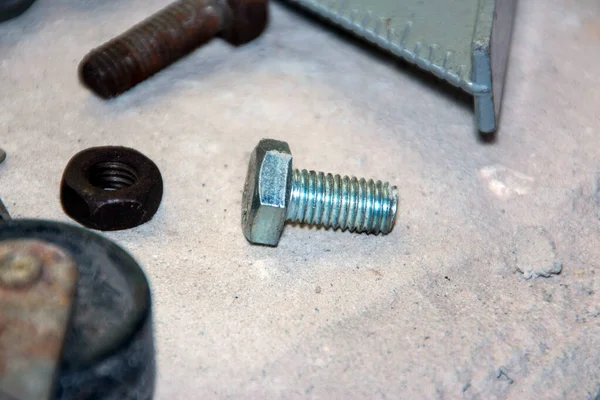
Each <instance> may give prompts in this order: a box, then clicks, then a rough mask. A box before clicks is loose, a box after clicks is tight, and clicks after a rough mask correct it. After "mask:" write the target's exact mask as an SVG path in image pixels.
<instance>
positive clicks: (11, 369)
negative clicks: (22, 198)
mask: <svg viewBox="0 0 600 400" xmlns="http://www.w3.org/2000/svg"><path fill="white" fill-rule="evenodd" d="M76 282H77V269H76V267H75V263H74V261H73V259H72V258H71V256H69V254H67V253H66V252H65V251H64V250H63V249H61V248H59V247H57V246H55V245H52V244H49V243H46V242H43V241H40V240H30V239H18V240H7V241H2V242H0V399H11V398H14V399H18V400H40V399H48V398H50V396H51V394H52V393H53V391H54V382H55V380H54V378H55V376H56V372H57V370H58V367H59V362H60V357H61V351H62V349H63V343H64V339H65V333H66V330H67V323H68V320H69V316H70V313H71V306H72V304H73V299H74V295H75V286H76Z"/></svg>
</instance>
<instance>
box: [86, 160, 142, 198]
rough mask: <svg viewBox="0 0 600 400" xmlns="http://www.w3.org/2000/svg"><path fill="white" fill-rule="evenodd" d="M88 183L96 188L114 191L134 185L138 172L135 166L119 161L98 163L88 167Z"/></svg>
mask: <svg viewBox="0 0 600 400" xmlns="http://www.w3.org/2000/svg"><path fill="white" fill-rule="evenodd" d="M89 180H90V183H91V184H92V185H93V186H95V187H98V188H101V189H104V190H109V191H114V190H119V189H123V188H127V187H130V186H133V185H135V184H136V183H137V182H138V174H137V171H136V170H135V168H133V167H132V166H130V165H127V164H125V163H122V162H119V161H109V162H103V163H98V164H96V165H94V166H93V167H92V168H91V169H90V175H89Z"/></svg>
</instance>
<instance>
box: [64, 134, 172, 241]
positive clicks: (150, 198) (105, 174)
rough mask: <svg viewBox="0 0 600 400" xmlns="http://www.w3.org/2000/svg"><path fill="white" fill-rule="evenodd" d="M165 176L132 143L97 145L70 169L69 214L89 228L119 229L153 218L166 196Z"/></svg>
mask: <svg viewBox="0 0 600 400" xmlns="http://www.w3.org/2000/svg"><path fill="white" fill-rule="evenodd" d="M162 194H163V181H162V176H161V174H160V171H159V170H158V167H157V166H156V164H154V162H152V160H150V159H149V158H148V157H146V156H145V155H143V154H142V153H140V152H138V151H137V150H134V149H130V148H127V147H112V146H106V147H92V148H89V149H86V150H83V151H82V152H80V153H77V154H76V155H75V156H74V157H73V158H71V160H70V161H69V163H68V164H67V167H66V168H65V172H64V174H63V178H62V184H61V193H60V197H61V202H62V206H63V209H64V211H65V213H67V214H68V215H69V216H70V217H71V218H73V219H74V220H76V221H78V222H79V223H81V224H82V225H85V226H87V227H88V228H93V229H98V230H101V231H114V230H120V229H128V228H133V227H135V226H138V225H141V224H143V223H145V222H147V221H149V220H150V219H151V218H152V217H153V216H154V214H155V213H156V210H158V206H159V205H160V201H161V199H162Z"/></svg>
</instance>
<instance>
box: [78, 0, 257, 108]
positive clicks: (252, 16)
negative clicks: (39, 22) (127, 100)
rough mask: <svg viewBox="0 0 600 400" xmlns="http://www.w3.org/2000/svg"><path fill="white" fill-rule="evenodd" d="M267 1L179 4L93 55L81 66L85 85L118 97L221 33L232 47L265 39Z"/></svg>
mask: <svg viewBox="0 0 600 400" xmlns="http://www.w3.org/2000/svg"><path fill="white" fill-rule="evenodd" d="M266 20H267V15H266V0H227V1H226V0H179V1H176V2H174V3H172V4H171V5H169V6H167V7H166V8H164V9H162V10H161V11H159V12H157V13H156V14H154V15H153V16H151V17H150V18H148V19H146V20H145V21H143V22H141V23H139V24H138V25H136V26H134V27H133V28H131V29H129V30H128V31H126V32H125V33H123V34H121V35H120V36H118V37H116V38H114V39H112V40H110V41H108V42H106V43H105V44H103V45H102V46H100V47H98V48H97V49H95V50H92V51H91V52H90V53H89V54H88V55H87V56H86V57H85V58H84V59H83V61H82V62H81V64H80V66H79V74H80V77H81V80H82V81H83V83H84V84H85V85H86V86H88V87H89V88H90V89H91V90H92V91H94V92H95V93H96V94H98V95H99V96H101V97H103V98H111V97H114V96H117V95H119V94H121V93H123V92H125V91H126V90H128V89H130V88H132V87H133V86H135V85H137V84H138V83H140V82H142V81H144V80H145V79H147V78H149V77H150V76H152V75H154V74H155V73H157V72H158V71H160V70H162V69H163V68H165V67H167V66H169V65H170V64H172V63H173V62H175V61H177V60H178V59H180V58H182V57H184V56H185V55H187V54H188V53H190V52H191V51H192V50H194V49H196V48H197V47H199V46H201V45H203V44H205V43H206V42H208V41H209V40H211V38H213V37H214V36H216V35H218V34H221V35H222V36H223V37H224V39H226V40H228V41H230V42H232V43H233V44H243V43H246V42H248V41H250V40H252V39H254V38H255V37H256V36H258V35H260V33H262V31H263V30H264V28H265V26H266Z"/></svg>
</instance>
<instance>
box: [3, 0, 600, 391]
mask: <svg viewBox="0 0 600 400" xmlns="http://www.w3.org/2000/svg"><path fill="white" fill-rule="evenodd" d="M166 3H167V0H164V1H163V0H160V1H158V0H146V1H142V0H130V1H114V0H111V1H104V2H98V1H91V0H88V1H85V0H64V1H50V0H39V1H38V2H37V3H36V4H35V5H34V7H33V8H32V9H31V10H30V11H29V12H28V13H27V14H26V15H24V16H23V17H22V18H20V19H18V20H14V21H11V22H8V23H5V24H1V25H0V54H1V59H2V61H1V63H0V84H1V87H2V96H1V98H0V109H1V110H2V112H1V113H0V147H4V148H5V149H6V150H7V152H8V158H7V160H6V162H5V163H4V164H3V165H2V166H0V196H1V197H2V198H3V199H4V200H5V203H6V205H7V207H8V208H9V209H10V211H11V212H12V214H13V216H15V217H17V218H18V217H40V218H53V219H58V220H62V221H68V219H67V217H66V216H65V215H64V214H63V212H62V211H61V207H60V203H59V200H58V188H59V181H60V177H61V173H62V169H63V168H64V166H65V164H66V163H67V161H68V160H69V158H70V157H71V156H72V155H73V154H75V153H76V152H77V151H79V150H81V149H83V148H86V147H89V146H94V145H106V144H110V145H117V144H120V145H126V146H132V147H135V148H137V149H138V150H140V151H142V152H143V153H145V154H146V155H148V156H149V157H151V158H152V159H153V160H155V161H156V163H157V164H158V165H159V167H160V168H161V170H162V173H163V176H164V180H165V188H166V189H165V190H166V191H165V196H164V200H163V204H162V206H161V208H160V210H159V211H158V214H157V215H156V217H155V218H154V219H153V220H152V221H151V222H150V223H148V224H146V225H144V226H141V227H139V228H136V229H133V230H129V231H124V232H115V233H110V234H108V235H107V236H109V237H110V238H112V239H114V240H116V241H117V242H119V243H120V244H122V245H123V246H124V247H125V248H127V249H128V250H129V251H131V252H132V253H133V254H134V255H135V256H136V257H137V259H138V260H139V261H140V263H141V264H142V265H143V266H144V267H145V270H146V272H147V274H148V276H149V278H150V280H151V284H152V287H153V291H154V302H155V313H156V337H157V344H158V362H159V379H158V386H157V399H200V398H275V397H280V398H305V397H306V398H322V399H329V398H381V399H383V398H387V399H393V398H466V399H484V398H485V399H487V398H512V399H524V398H554V399H562V398H565V399H575V398H576V399H597V398H598V396H599V395H600V369H599V368H600V301H599V297H598V296H599V294H598V292H599V290H600V288H599V275H600V273H599V267H598V263H599V261H600V219H599V218H600V150H599V148H600V136H599V132H600V113H599V111H598V110H599V105H600V91H599V90H598V88H599V87H600V75H599V74H598V73H597V72H598V65H600V5H599V3H598V2H597V1H596V0H579V1H575V0H527V1H521V4H520V7H519V11H518V19H517V23H516V31H515V37H514V45H513V53H512V57H511V60H510V69H509V74H508V82H507V86H506V94H505V99H506V101H505V104H504V115H503V120H502V128H501V131H500V133H499V135H498V138H497V140H496V141H495V142H494V143H482V142H481V141H478V140H477V138H476V135H475V134H474V132H473V126H474V123H473V120H474V117H473V114H472V109H471V106H470V104H468V103H465V102H461V101H456V100H455V99H454V98H453V96H452V95H449V94H447V92H446V91H443V90H440V89H439V88H438V87H436V85H433V84H431V83H430V82H429V81H428V80H423V79H418V78H417V77H416V76H415V75H414V74H413V73H411V72H409V71H407V70H406V69H405V68H403V67H399V66H398V65H397V64H396V63H394V62H389V61H387V59H386V58H385V57H379V56H377V55H376V54H373V53H372V52H369V51H366V50H364V49H361V48H360V47H358V46H357V45H356V44H355V43H352V42H350V41H347V40H346V39H345V38H344V37H340V36H337V35H335V34H333V33H331V32H329V31H327V30H326V29H323V27H322V26H320V25H315V24H313V23H311V22H309V21H308V20H306V19H305V18H301V17H299V16H298V15H297V14H296V13H294V12H293V11H291V10H289V9H287V8H283V7H281V6H280V5H279V4H275V5H274V6H273V7H272V11H273V18H272V20H273V22H272V24H271V27H270V29H269V31H268V32H267V33H266V34H265V35H264V37H263V38H262V39H261V40H260V41H257V42H256V43H254V44H251V45H249V46H246V47H243V48H240V49H237V50H235V49H232V48H231V47H229V46H228V45H226V44H225V43H222V42H219V41H216V42H214V43H212V44H211V45H210V46H208V47H207V48H205V49H203V50H201V51H198V52H196V53H194V54H193V55H192V56H191V57H189V58H187V59H186V60H185V61H183V62H181V63H179V64H177V65H175V66H174V67H172V68H171V69H169V70H168V71H165V72H163V73H161V74H160V75H158V76H156V77H155V78H154V79H152V81H150V82H147V83H146V84H144V85H141V86H139V87H138V88H136V89H135V90H134V91H132V92H130V93H128V94H127V95H125V96H123V97H121V98H119V99H118V100H116V101H110V102H103V101H101V100H99V99H97V98H95V97H94V96H92V95H91V94H90V93H89V92H88V91H86V90H85V89H84V88H82V87H81V86H80V85H79V83H78V82H77V79H76V67H77V64H78V62H79V60H80V59H81V58H82V57H83V55H84V54H85V53H86V52H87V51H88V50H89V49H90V48H92V47H94V46H96V45H98V44H100V43H101V42H103V41H104V40H106V39H108V38H110V37H111V36H113V35H114V34H116V33H118V32H120V31H122V30H123V29H125V28H126V27H128V26H130V25H131V24H133V23H135V22H137V21H139V20H140V19H141V18H143V17H144V16H146V15H147V14H149V13H150V12H152V11H154V10H156V9H159V8H160V7H161V6H163V5H164V4H166ZM262 137H273V138H278V139H283V140H287V141H288V142H289V143H290V146H291V147H292V150H293V151H294V153H295V155H296V157H295V165H296V166H299V167H306V168H315V169H320V170H325V171H331V172H340V173H346V174H356V175H361V176H365V177H375V178H379V179H388V180H390V181H392V182H395V183H397V184H398V185H399V187H400V193H401V206H400V210H399V213H398V220H397V226H396V228H395V230H394V231H393V232H392V233H391V234H390V235H388V236H386V237H373V236H364V235H353V234H349V233H338V232H332V231H327V230H322V229H321V230H320V229H308V228H301V227H288V228H287V229H286V230H285V232H284V236H283V238H282V240H281V243H280V245H279V247H278V248H276V249H272V248H263V247H253V246H251V245H249V244H248V243H247V242H246V241H245V239H244V237H243V235H242V231H241V227H240V211H239V209H240V202H241V190H242V185H243V180H244V177H245V172H246V166H247V161H248V156H249V154H250V151H251V150H252V148H253V146H254V145H255V143H256V142H257V141H258V140H259V139H260V138H262ZM532 230H533V231H532ZM523 232H525V234H523ZM532 232H543V235H542V234H540V235H542V236H540V237H538V236H536V235H535V234H533V233H532ZM523 240H524V242H523ZM520 252H522V254H519V253H520ZM523 260H527V262H526V263H527V264H528V265H529V266H530V267H532V268H533V269H532V270H531V271H534V270H538V271H539V268H541V269H543V270H544V271H548V268H547V267H548V265H549V264H546V262H552V265H550V267H549V268H550V269H552V266H553V265H554V264H553V263H554V261H556V262H558V263H560V264H561V267H562V271H561V272H560V274H553V273H547V274H546V275H548V276H549V277H548V278H544V277H538V278H535V279H534V278H533V275H536V274H534V273H532V274H530V275H529V276H532V277H531V278H530V279H526V278H525V275H524V273H525V271H524V270H523V269H521V268H520V266H519V263H520V262H522V263H525V261H523ZM535 260H540V262H541V263H542V264H543V265H531V264H532V263H533V264H535ZM538 275H539V274H538Z"/></svg>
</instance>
